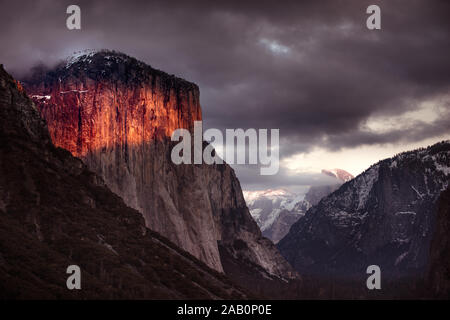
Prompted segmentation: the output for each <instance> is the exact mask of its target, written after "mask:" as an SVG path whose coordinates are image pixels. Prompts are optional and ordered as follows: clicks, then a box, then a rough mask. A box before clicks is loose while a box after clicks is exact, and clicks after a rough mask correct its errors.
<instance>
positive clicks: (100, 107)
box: [25, 51, 292, 277]
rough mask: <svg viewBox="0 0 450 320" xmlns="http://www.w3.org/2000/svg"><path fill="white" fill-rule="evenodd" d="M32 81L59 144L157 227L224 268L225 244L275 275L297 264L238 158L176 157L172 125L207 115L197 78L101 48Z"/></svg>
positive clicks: (31, 87)
mask: <svg viewBox="0 0 450 320" xmlns="http://www.w3.org/2000/svg"><path fill="white" fill-rule="evenodd" d="M25 88H26V91H27V93H28V94H29V95H30V96H31V97H32V98H33V100H34V102H35V103H36V105H37V107H38V109H39V110H40V112H41V115H42V116H43V118H45V120H47V123H48V129H49V132H50V135H51V137H52V140H53V143H54V144H55V145H57V146H59V147H62V148H65V149H67V150H69V151H70V152H71V153H72V154H73V155H75V156H78V157H80V158H81V159H82V160H83V161H84V162H85V163H86V164H87V165H88V167H89V168H90V169H91V170H92V171H94V172H96V173H97V174H99V175H100V176H102V177H103V179H104V180H105V182H106V184H107V185H108V187H109V188H110V189H111V190H112V191H113V192H115V193H116V194H118V195H119V196H121V197H122V199H123V200H124V201H125V203H126V204H127V205H128V206H131V207H133V208H135V209H137V210H139V211H140V212H141V213H142V214H143V216H144V218H145V221H146V224H147V226H148V227H149V228H151V229H153V230H155V231H157V232H159V233H160V234H162V235H164V236H166V237H167V238H169V239H170V240H171V241H173V242H174V243H175V244H177V245H178V246H179V247H181V248H183V249H184V250H186V251H188V252H189V253H191V254H192V255H194V256H195V257H197V258H199V259H200V260H202V261H204V262H205V263H206V264H207V265H208V266H210V267H212V268H214V269H216V270H218V271H223V267H222V262H221V257H220V253H219V245H220V246H222V248H223V250H228V251H227V252H228V256H229V257H234V258H236V257H238V256H239V257H240V259H241V258H242V259H243V257H246V259H247V260H248V261H250V263H252V264H255V265H258V266H260V267H259V269H263V270H266V272H267V273H269V274H272V275H277V276H282V277H285V276H287V274H288V273H291V272H292V269H291V268H290V266H289V265H288V264H287V263H286V262H285V260H284V259H283V258H282V257H281V255H280V254H279V253H278V251H277V250H276V248H275V247H274V246H273V244H271V243H270V242H269V241H268V240H267V239H263V238H262V236H261V232H260V231H259V228H258V227H257V225H256V223H255V222H254V221H253V219H252V218H251V216H250V213H249V212H248V209H247V207H246V204H245V201H244V198H243V195H242V190H241V187H240V184H239V181H238V180H237V178H236V176H235V174H234V171H233V169H232V168H231V167H229V166H228V165H225V164H224V165H175V164H174V163H172V161H171V159H170V151H171V146H172V143H171V142H170V136H171V135H172V132H173V131H174V130H175V129H178V128H186V129H190V130H192V129H193V124H194V121H195V120H201V118H202V116H201V108H200V103H199V89H198V87H197V85H195V84H193V83H190V82H187V81H185V80H183V79H180V78H176V77H174V76H171V75H168V74H166V73H164V72H161V71H159V70H155V69H153V68H151V67H149V66H148V65H145V64H144V63H142V62H139V61H137V60H136V59H133V58H130V57H128V56H126V55H123V54H119V53H114V52H109V51H102V52H95V53H88V54H83V55H80V56H76V57H73V58H71V59H70V60H69V61H68V62H67V64H65V65H64V64H63V65H60V66H58V67H56V68H55V69H52V70H41V71H39V70H36V71H35V73H34V75H33V76H32V77H31V78H30V79H28V81H26V82H25ZM238 240H240V241H241V242H245V243H247V244H248V245H246V246H239V247H236V245H235V243H236V241H238ZM238 251H239V252H238Z"/></svg>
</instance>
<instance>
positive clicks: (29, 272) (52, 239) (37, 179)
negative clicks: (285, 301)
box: [0, 65, 249, 299]
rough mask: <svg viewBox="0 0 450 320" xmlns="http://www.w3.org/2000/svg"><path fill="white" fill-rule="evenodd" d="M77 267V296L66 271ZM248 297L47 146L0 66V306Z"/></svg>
mask: <svg viewBox="0 0 450 320" xmlns="http://www.w3.org/2000/svg"><path fill="white" fill-rule="evenodd" d="M73 264H75V265H78V266H79V267H80V268H81V286H82V290H68V289H67V287H66V280H67V277H68V275H67V274H66V269H67V267H68V266H69V265H73ZM248 297H249V295H248V293H246V292H245V291H244V290H242V289H241V288H239V287H237V286H236V285H235V284H233V283H232V282H230V280H228V279H227V278H226V277H225V276H224V275H223V274H220V273H219V272H217V271H215V270H213V269H211V268H209V267H207V266H206V265H205V264H204V263H203V262H201V261H199V260H198V259H196V258H195V257H193V256H192V255H190V254H189V253H187V252H185V251H183V250H181V249H179V248H178V247H177V246H175V245H174V244H173V243H171V242H170V241H168V240H167V239H166V238H164V237H162V236H161V235H159V234H157V233H155V232H153V231H150V230H149V229H147V228H146V227H145V222H144V219H143V217H142V215H141V213H139V212H138V211H136V210H134V209H131V208H129V207H127V206H126V205H125V204H124V202H123V200H122V199H121V198H120V197H118V196H117V195H116V194H114V193H113V192H111V191H110V190H109V189H108V188H107V187H106V186H105V184H104V182H103V180H102V179H101V178H100V177H99V176H97V175H96V174H94V173H93V172H91V171H89V170H88V169H87V167H86V165H84V164H83V163H82V162H81V161H80V160H79V159H77V158H75V157H73V156H72V155H71V154H70V153H69V152H68V151H66V150H64V149H61V148H57V147H55V146H54V145H53V144H52V142H51V139H50V135H49V133H48V130H47V128H46V124H45V121H44V120H43V119H42V118H41V116H40V114H39V111H38V110H37V109H36V108H35V106H34V105H33V103H32V101H31V99H30V98H29V97H28V96H27V95H26V94H25V93H24V91H23V90H21V87H20V86H18V84H17V82H15V81H14V80H13V78H12V77H11V76H10V75H8V74H7V73H6V72H5V70H4V69H3V66H1V65H0V299H192V298H197V299H242V298H244V299H245V298H248Z"/></svg>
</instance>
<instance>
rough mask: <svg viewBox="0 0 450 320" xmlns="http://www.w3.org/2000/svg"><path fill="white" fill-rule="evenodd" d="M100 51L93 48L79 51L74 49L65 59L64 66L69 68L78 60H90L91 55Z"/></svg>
mask: <svg viewBox="0 0 450 320" xmlns="http://www.w3.org/2000/svg"><path fill="white" fill-rule="evenodd" d="M98 52H100V50H94V49H85V50H80V51H75V52H74V53H73V54H72V55H70V56H69V57H68V58H67V59H66V61H65V62H66V64H65V67H66V68H70V67H71V66H72V65H74V64H75V63H78V62H92V57H93V56H94V55H95V54H96V53H98Z"/></svg>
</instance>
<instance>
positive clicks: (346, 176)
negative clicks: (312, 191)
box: [322, 169, 354, 182]
mask: <svg viewBox="0 0 450 320" xmlns="http://www.w3.org/2000/svg"><path fill="white" fill-rule="evenodd" d="M322 173H323V174H326V175H328V176H330V177H333V178H336V179H338V180H341V181H342V182H347V181H350V180H352V179H353V178H354V177H353V175H351V174H350V173H348V172H347V171H345V170H342V169H330V170H327V169H322Z"/></svg>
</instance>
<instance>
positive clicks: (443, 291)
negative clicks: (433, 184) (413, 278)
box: [428, 188, 450, 299]
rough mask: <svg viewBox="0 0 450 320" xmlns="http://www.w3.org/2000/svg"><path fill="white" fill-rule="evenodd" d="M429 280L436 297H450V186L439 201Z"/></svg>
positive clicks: (431, 249) (431, 250)
mask: <svg viewBox="0 0 450 320" xmlns="http://www.w3.org/2000/svg"><path fill="white" fill-rule="evenodd" d="M428 281H429V284H430V287H431V293H432V295H433V296H434V297H436V298H444V299H449V298H450V188H447V190H446V191H444V192H442V193H441V196H440V197H439V201H438V214H437V217H436V231H435V233H434V235H433V239H432V242H431V248H430V263H429V270H428Z"/></svg>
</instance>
